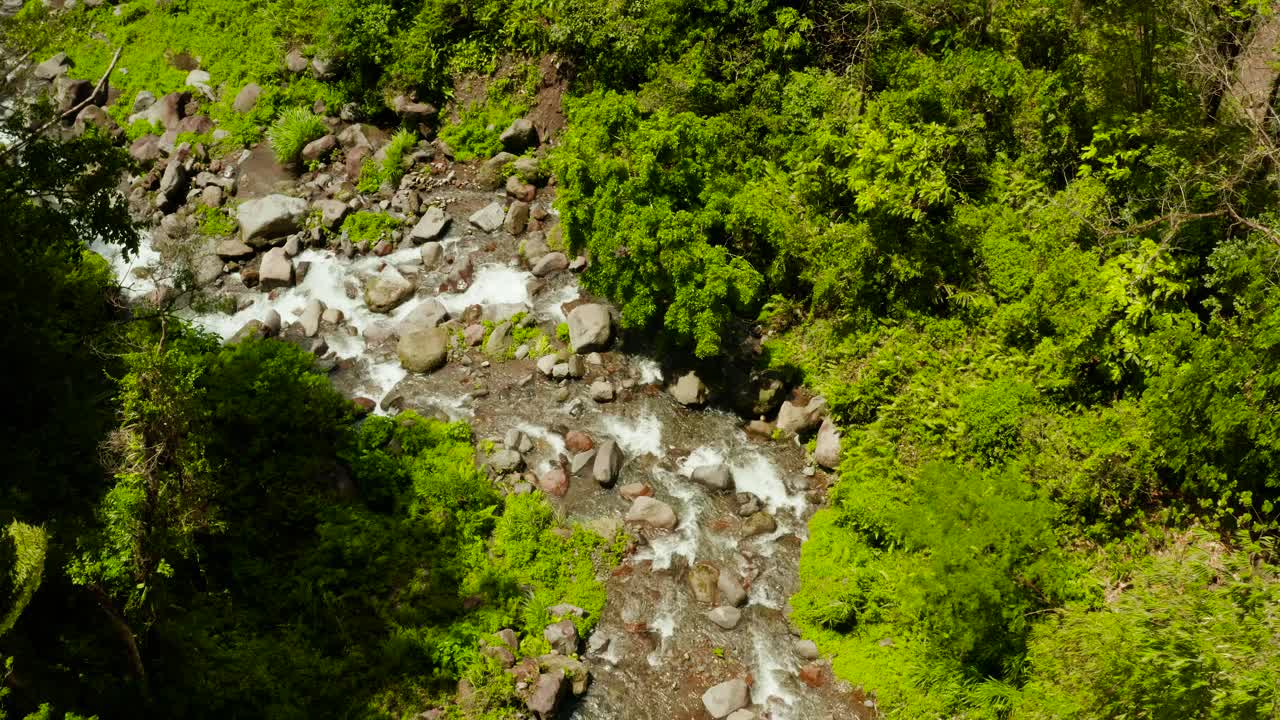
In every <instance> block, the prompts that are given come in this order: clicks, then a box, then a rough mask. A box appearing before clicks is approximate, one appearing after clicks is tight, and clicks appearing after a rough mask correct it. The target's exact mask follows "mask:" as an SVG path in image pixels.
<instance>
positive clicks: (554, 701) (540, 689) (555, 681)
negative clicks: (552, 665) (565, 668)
mask: <svg viewBox="0 0 1280 720" xmlns="http://www.w3.org/2000/svg"><path fill="white" fill-rule="evenodd" d="M568 690H569V681H568V680H567V679H565V676H564V673H562V672H551V673H543V674H541V675H539V676H538V681H537V682H536V683H535V684H534V686H533V692H532V693H530V694H529V699H528V700H527V701H525V706H526V707H528V708H529V712H532V713H533V714H534V715H536V716H537V717H538V720H551V719H552V718H554V717H555V716H556V711H557V710H559V709H560V703H561V701H563V700H564V696H565V694H566V693H568Z"/></svg>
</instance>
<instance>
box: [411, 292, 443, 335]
mask: <svg viewBox="0 0 1280 720" xmlns="http://www.w3.org/2000/svg"><path fill="white" fill-rule="evenodd" d="M448 319H449V311H448V310H447V309H445V306H444V305H442V304H441V303H440V301H439V300H437V299H435V298H428V299H426V300H423V301H422V302H420V303H418V304H417V305H415V306H414V308H413V309H412V310H410V311H409V314H408V315H406V316H405V318H404V320H401V321H400V334H402V335H403V334H404V333H406V332H409V331H411V330H415V329H418V328H433V327H436V326H438V325H440V324H442V323H444V321H445V320H448Z"/></svg>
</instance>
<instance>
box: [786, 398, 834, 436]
mask: <svg viewBox="0 0 1280 720" xmlns="http://www.w3.org/2000/svg"><path fill="white" fill-rule="evenodd" d="M826 414H827V400H826V398H824V397H822V396H821V395H818V396H817V397H814V398H813V399H811V400H809V402H808V403H806V404H804V405H800V404H798V403H794V402H792V401H790V400H788V401H786V402H784V403H782V407H781V408H779V409H778V423H777V425H778V429H779V430H781V431H783V432H786V433H794V434H797V435H800V434H804V433H807V432H809V431H811V430H814V429H815V428H817V427H818V423H820V422H822V418H823V417H824V416H825V415H826Z"/></svg>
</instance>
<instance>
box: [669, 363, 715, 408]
mask: <svg viewBox="0 0 1280 720" xmlns="http://www.w3.org/2000/svg"><path fill="white" fill-rule="evenodd" d="M671 397H673V398H675V401H676V402H678V403H680V404H681V405H685V406H694V405H702V404H703V403H705V402H706V401H707V385H706V383H704V382H702V378H700V377H698V374H697V373H695V372H692V371H690V372H687V373H685V374H684V375H681V376H680V379H679V380H676V384H675V385H672V386H671Z"/></svg>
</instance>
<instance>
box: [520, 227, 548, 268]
mask: <svg viewBox="0 0 1280 720" xmlns="http://www.w3.org/2000/svg"><path fill="white" fill-rule="evenodd" d="M549 252H551V248H549V247H547V238H546V236H545V235H543V234H542V233H540V232H532V233H529V235H528V237H526V238H525V239H524V240H523V241H521V243H520V254H521V255H523V256H524V259H525V260H528V261H529V263H530V264H534V265H536V264H537V262H538V261H539V260H541V259H542V257H543V256H544V255H546V254H547V253H549Z"/></svg>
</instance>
